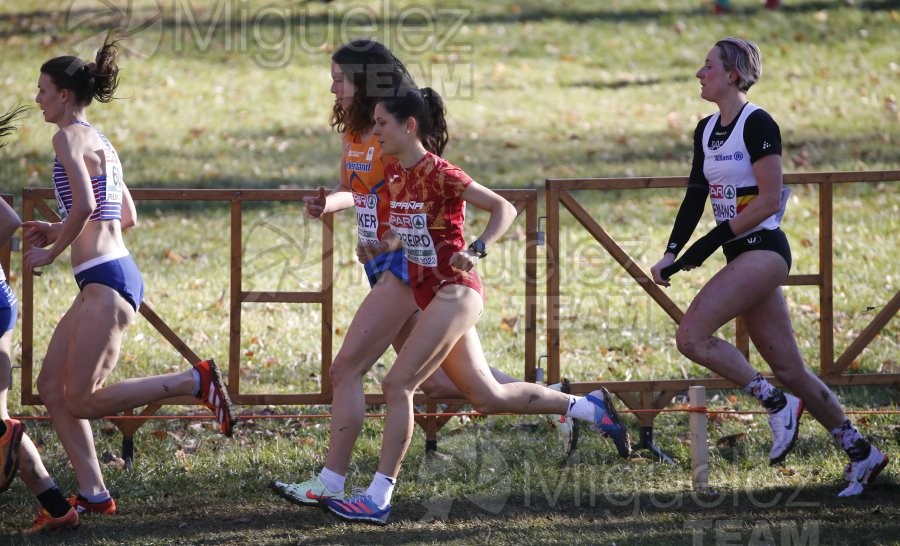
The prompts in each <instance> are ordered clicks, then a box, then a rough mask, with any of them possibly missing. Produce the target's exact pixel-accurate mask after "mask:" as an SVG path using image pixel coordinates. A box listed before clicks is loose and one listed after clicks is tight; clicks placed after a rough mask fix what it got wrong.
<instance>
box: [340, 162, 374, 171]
mask: <svg viewBox="0 0 900 546" xmlns="http://www.w3.org/2000/svg"><path fill="white" fill-rule="evenodd" d="M346 168H347V170H348V171H359V172H364V173H367V172H371V171H372V164H371V163H361V162H359V161H348V162H347V165H346Z"/></svg>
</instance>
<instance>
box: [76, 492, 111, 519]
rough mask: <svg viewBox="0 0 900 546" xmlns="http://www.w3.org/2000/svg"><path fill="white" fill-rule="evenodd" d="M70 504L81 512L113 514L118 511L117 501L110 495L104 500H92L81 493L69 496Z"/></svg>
mask: <svg viewBox="0 0 900 546" xmlns="http://www.w3.org/2000/svg"><path fill="white" fill-rule="evenodd" d="M69 504H70V505H72V508H74V509H75V511H76V512H78V513H79V514H106V515H108V516H111V515H113V514H115V513H116V501H115V500H113V498H112V497H110V498H109V499H108V500H105V501H103V502H90V501H89V500H87V499H86V498H84V497H82V496H81V495H73V496H71V497H69Z"/></svg>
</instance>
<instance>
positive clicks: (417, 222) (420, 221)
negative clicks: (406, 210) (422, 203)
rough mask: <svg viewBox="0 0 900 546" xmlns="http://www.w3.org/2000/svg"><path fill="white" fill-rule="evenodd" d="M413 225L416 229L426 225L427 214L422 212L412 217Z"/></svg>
mask: <svg viewBox="0 0 900 546" xmlns="http://www.w3.org/2000/svg"><path fill="white" fill-rule="evenodd" d="M412 225H413V227H414V228H416V229H422V228H424V227H425V216H423V215H421V214H416V215H414V216H413V217H412Z"/></svg>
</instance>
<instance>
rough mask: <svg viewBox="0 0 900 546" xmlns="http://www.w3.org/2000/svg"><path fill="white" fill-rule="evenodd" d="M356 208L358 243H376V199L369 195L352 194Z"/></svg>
mask: <svg viewBox="0 0 900 546" xmlns="http://www.w3.org/2000/svg"><path fill="white" fill-rule="evenodd" d="M353 204H354V205H355V206H356V230H357V233H358V235H359V242H360V243H364V244H371V243H377V242H378V198H377V197H376V196H375V195H373V194H371V193H355V192H354V194H353Z"/></svg>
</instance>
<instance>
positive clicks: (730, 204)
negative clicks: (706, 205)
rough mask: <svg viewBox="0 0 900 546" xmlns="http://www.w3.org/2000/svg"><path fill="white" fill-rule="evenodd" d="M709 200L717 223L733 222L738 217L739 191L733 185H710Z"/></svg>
mask: <svg viewBox="0 0 900 546" xmlns="http://www.w3.org/2000/svg"><path fill="white" fill-rule="evenodd" d="M709 200H710V203H712V209H713V215H715V217H716V223H722V222H725V221H728V220H731V219H732V218H734V217H735V216H736V215H737V190H736V189H735V187H734V186H733V185H731V184H710V186H709Z"/></svg>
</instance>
